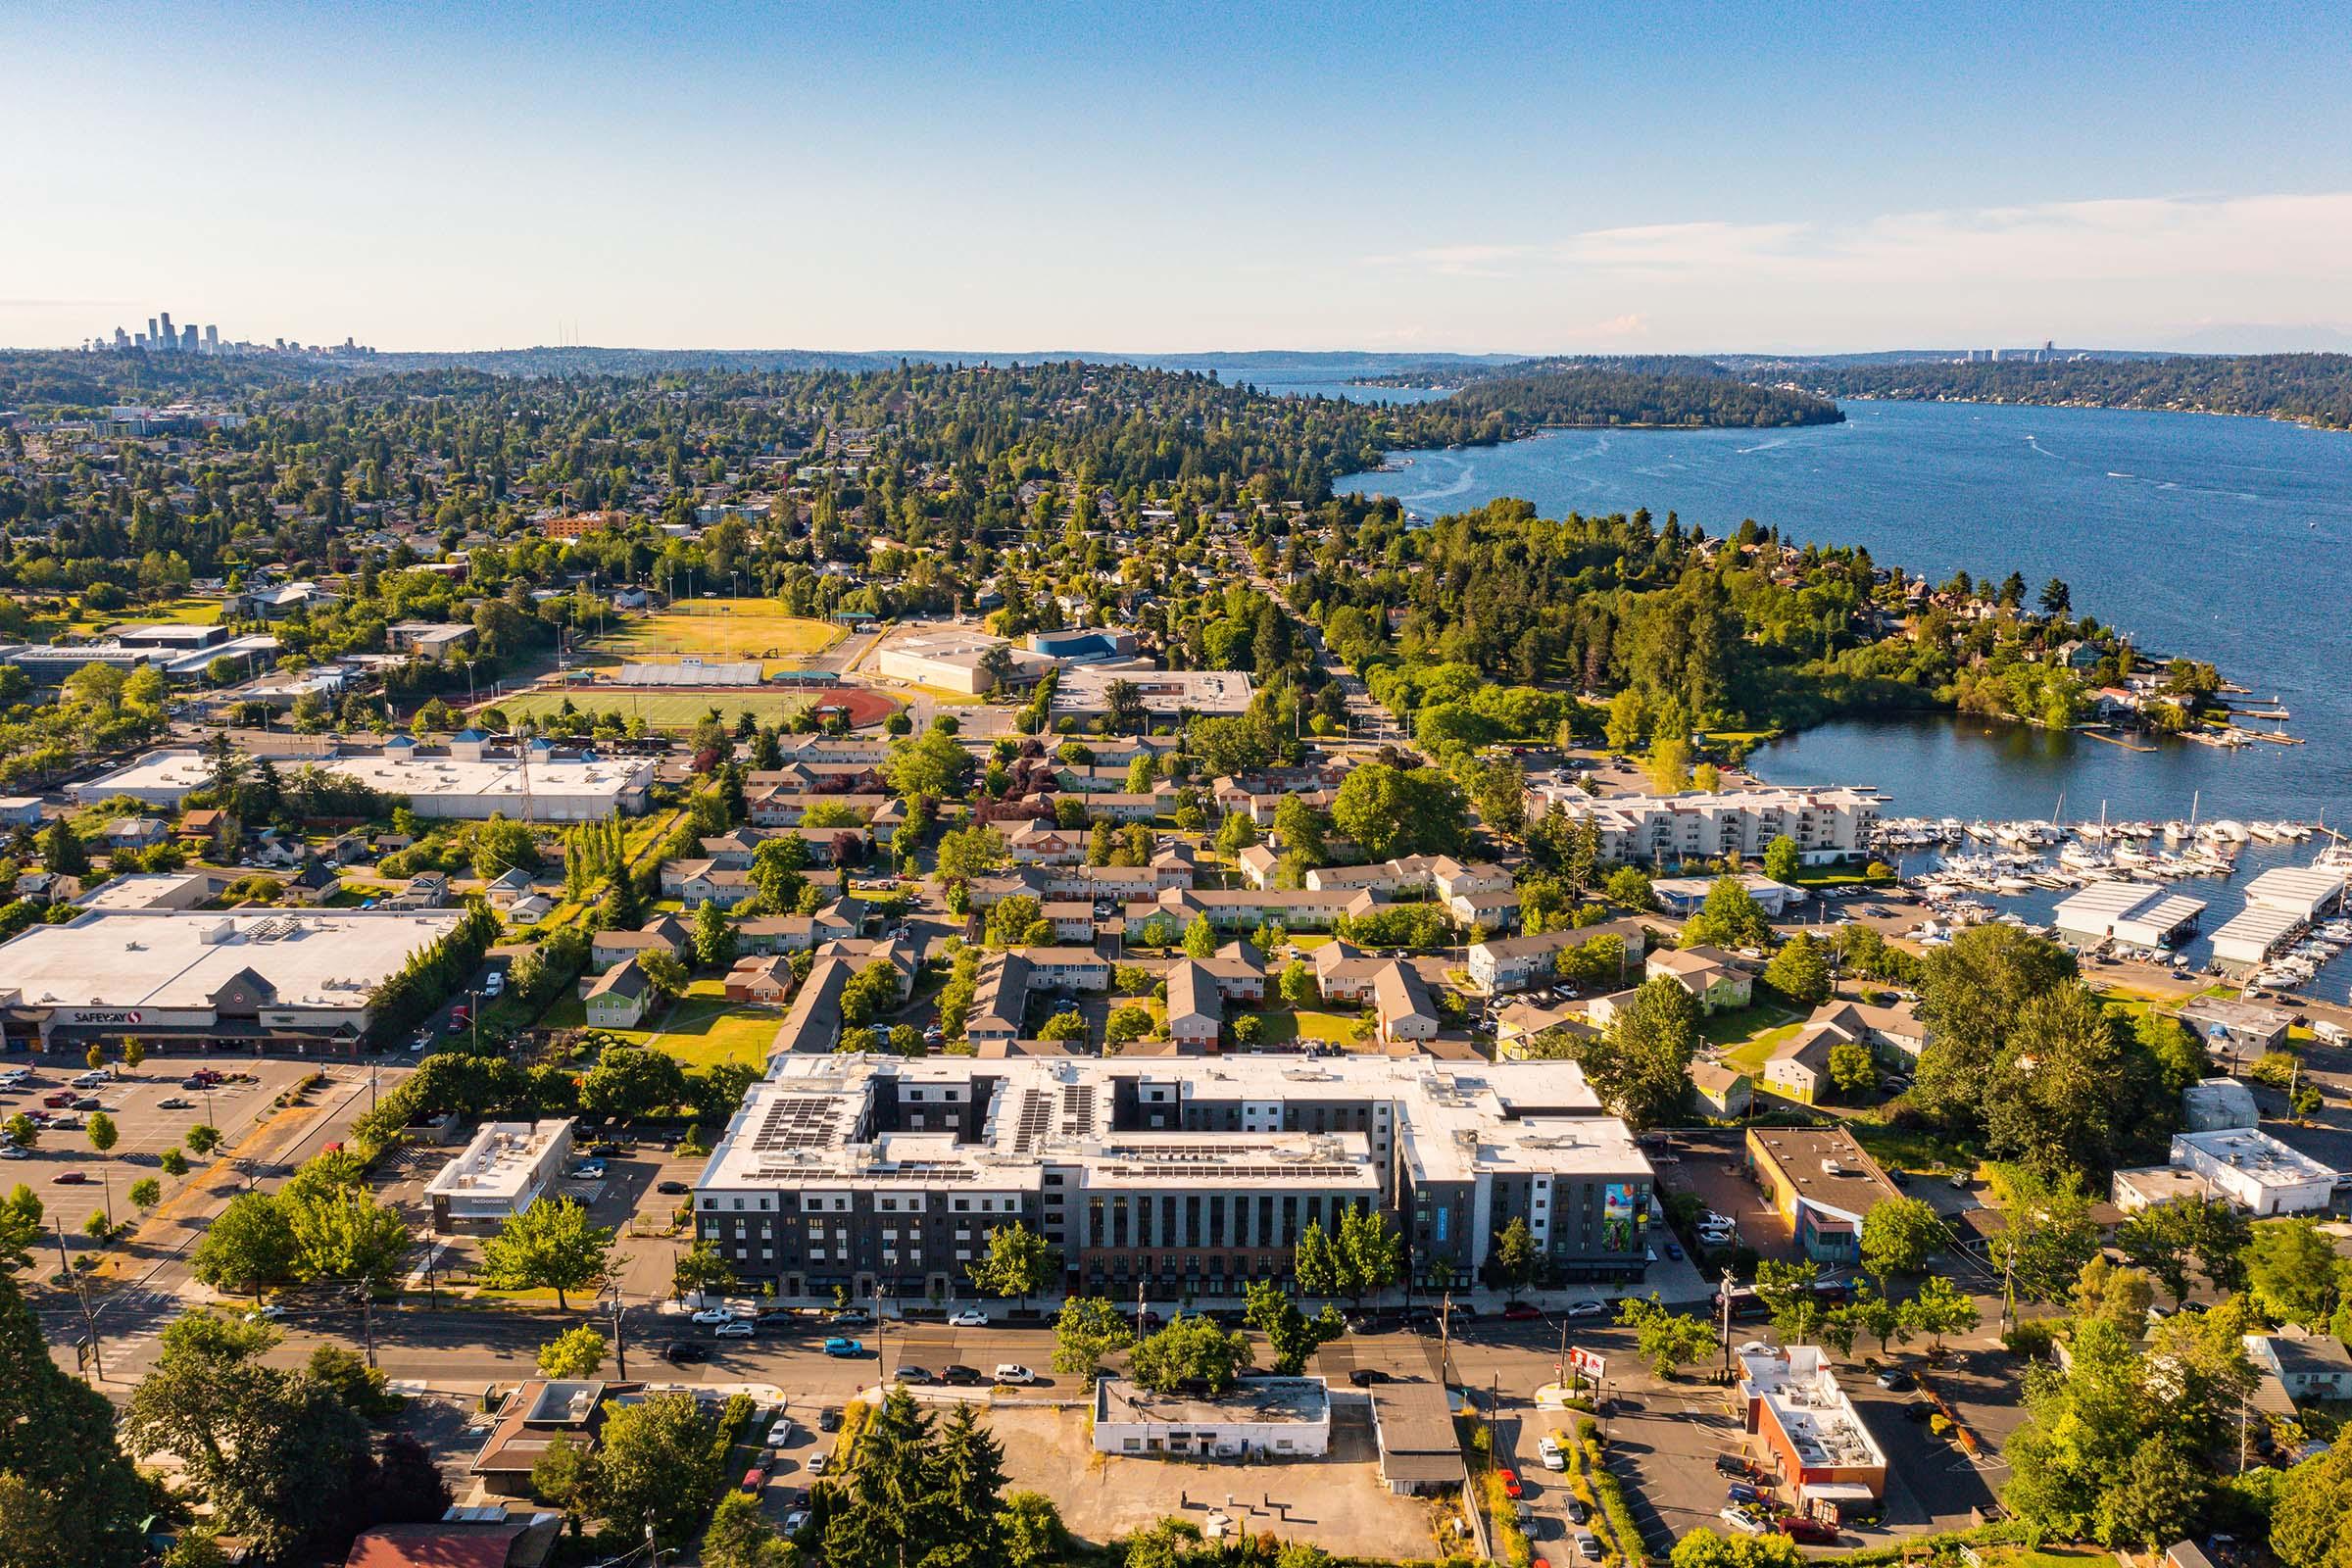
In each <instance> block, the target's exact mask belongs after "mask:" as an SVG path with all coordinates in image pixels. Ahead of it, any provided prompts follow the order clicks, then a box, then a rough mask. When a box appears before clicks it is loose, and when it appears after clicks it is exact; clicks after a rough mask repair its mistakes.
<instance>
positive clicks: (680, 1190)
mask: <svg viewBox="0 0 2352 1568" xmlns="http://www.w3.org/2000/svg"><path fill="white" fill-rule="evenodd" d="M654 1191H655V1192H657V1193H665V1194H667V1195H668V1196H669V1197H671V1198H677V1197H680V1196H682V1195H684V1194H687V1193H691V1192H693V1191H694V1189H693V1188H691V1187H689V1186H687V1185H686V1184H685V1183H684V1182H656V1183H655V1184H654Z"/></svg>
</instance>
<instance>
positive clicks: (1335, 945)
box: [1314, 937, 1390, 1002]
mask: <svg viewBox="0 0 2352 1568" xmlns="http://www.w3.org/2000/svg"><path fill="white" fill-rule="evenodd" d="M1389 961H1390V960H1389V959H1386V958H1378V957H1374V956H1372V955H1370V954H1368V953H1366V952H1365V951H1364V950H1363V949H1361V948H1359V947H1357V946H1356V945H1355V944H1354V943H1352V942H1349V941H1348V940H1347V939H1346V938H1344V937H1335V938H1333V939H1332V940H1331V941H1329V942H1326V943H1324V944H1323V945H1322V946H1321V947H1319V948H1317V949H1315V953H1314V965H1315V990H1316V992H1317V993H1318V994H1319V995H1320V996H1321V997H1322V998H1323V1000H1324V1001H1325V1002H1368V1001H1370V1000H1371V998H1372V982H1373V980H1374V979H1375V977H1377V976H1378V975H1379V973H1380V971H1381V970H1382V969H1383V968H1384V967H1386V966H1387V964H1388V963H1389Z"/></svg>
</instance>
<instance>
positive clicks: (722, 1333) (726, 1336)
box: [715, 1316, 759, 1340]
mask: <svg viewBox="0 0 2352 1568" xmlns="http://www.w3.org/2000/svg"><path fill="white" fill-rule="evenodd" d="M758 1332H759V1330H758V1329H756V1328H755V1327H753V1325H752V1323H751V1321H750V1320H749V1319H748V1318H740V1317H733V1316H730V1317H729V1318H728V1319H727V1320H726V1321H725V1322H724V1323H721V1324H720V1325H719V1326H718V1328H717V1329H716V1331H715V1333H716V1337H717V1338H719V1339H722V1340H748V1339H750V1338H751V1337H752V1336H753V1335H754V1334H756V1333H758Z"/></svg>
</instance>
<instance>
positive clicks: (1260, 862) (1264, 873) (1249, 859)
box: [1237, 844, 1282, 888]
mask: <svg viewBox="0 0 2352 1568" xmlns="http://www.w3.org/2000/svg"><path fill="white" fill-rule="evenodd" d="M1237 858H1238V859H1239V860H1240V861H1241V866H1242V875H1244V876H1246V877H1248V878H1249V879H1250V886H1251V887H1253V888H1262V887H1268V886H1271V885H1272V883H1273V881H1274V868H1275V867H1276V866H1278V865H1280V864H1281V863H1282V857H1281V856H1280V855H1278V854H1276V853H1275V851H1274V850H1273V849H1272V848H1270V847H1269V846H1267V845H1263V844H1252V845H1250V847H1249V848H1248V849H1246V850H1244V851H1243V852H1242V853H1241V854H1240V856H1238V857H1237Z"/></svg>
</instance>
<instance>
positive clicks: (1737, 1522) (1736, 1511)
mask: <svg viewBox="0 0 2352 1568" xmlns="http://www.w3.org/2000/svg"><path fill="white" fill-rule="evenodd" d="M1715 1517H1717V1518H1718V1519H1721V1520H1722V1521H1723V1522H1724V1523H1725V1524H1727V1525H1730V1526H1731V1527H1732V1528H1733V1529H1734V1530H1737V1531H1739V1532H1740V1534H1741V1535H1743V1536H1760V1535H1762V1534H1763V1533H1764V1522H1763V1521H1762V1520H1761V1519H1758V1518H1757V1517H1756V1516H1755V1515H1754V1514H1752V1513H1749V1512H1748V1511H1747V1510H1746V1509H1745V1508H1726V1509H1724V1510H1723V1511H1722V1512H1721V1513H1719V1514H1717V1515H1716V1516H1715Z"/></svg>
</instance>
